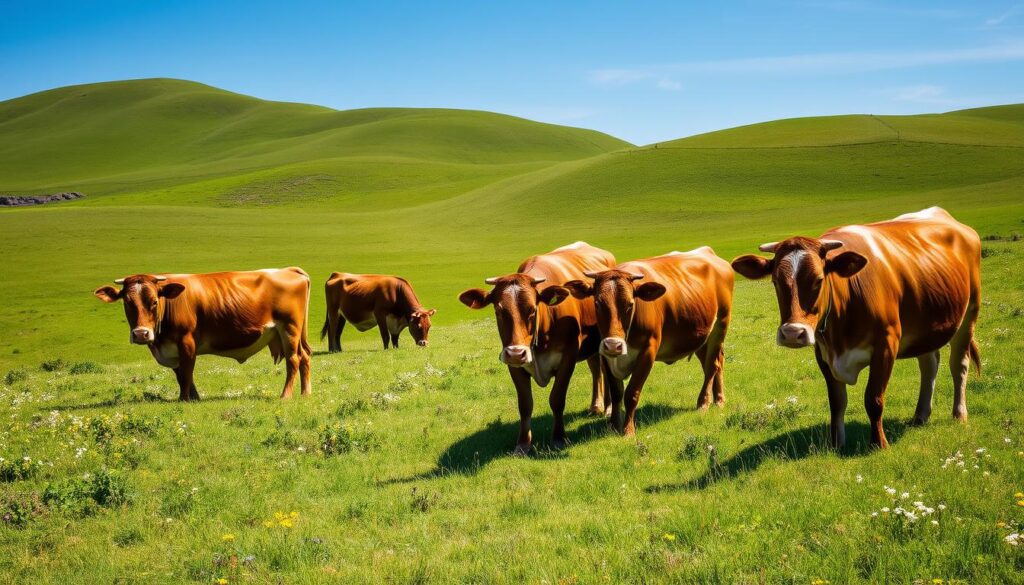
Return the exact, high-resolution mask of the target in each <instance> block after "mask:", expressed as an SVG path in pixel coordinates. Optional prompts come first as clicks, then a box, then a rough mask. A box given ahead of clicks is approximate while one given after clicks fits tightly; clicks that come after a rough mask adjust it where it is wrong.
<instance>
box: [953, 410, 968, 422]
mask: <svg viewBox="0 0 1024 585" xmlns="http://www.w3.org/2000/svg"><path fill="white" fill-rule="evenodd" d="M953 419H954V420H957V421H960V422H962V423H965V422H967V411H964V412H954V413H953Z"/></svg>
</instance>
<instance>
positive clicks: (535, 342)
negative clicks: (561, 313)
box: [530, 302, 551, 353]
mask: <svg viewBox="0 0 1024 585" xmlns="http://www.w3.org/2000/svg"><path fill="white" fill-rule="evenodd" d="M542 309H543V310H545V311H548V312H550V311H551V307H550V306H549V305H548V304H547V303H544V302H540V303H538V304H537V314H536V315H535V316H534V317H533V339H532V340H531V341H530V349H532V350H533V351H534V353H536V351H537V349H539V348H540V312H541V310H542ZM548 317H549V318H550V317H551V315H550V314H549V315H548Z"/></svg>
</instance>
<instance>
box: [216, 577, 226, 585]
mask: <svg viewBox="0 0 1024 585" xmlns="http://www.w3.org/2000/svg"><path fill="white" fill-rule="evenodd" d="M214 582H215V583H216V584H217V585H228V580H227V579H225V578H224V577H220V578H219V579H217V580H216V581H214Z"/></svg>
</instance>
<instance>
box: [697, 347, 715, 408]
mask: <svg viewBox="0 0 1024 585" xmlns="http://www.w3.org/2000/svg"><path fill="white" fill-rule="evenodd" d="M697 360H698V361H699V362H700V366H701V369H702V370H704V383H703V384H702V385H701V387H700V393H699V394H697V410H707V409H708V407H709V406H711V387H712V386H714V384H715V373H714V372H713V371H712V372H709V371H708V366H707V363H708V346H707V344H704V345H702V346H700V349H698V350H697ZM709 374H710V375H709Z"/></svg>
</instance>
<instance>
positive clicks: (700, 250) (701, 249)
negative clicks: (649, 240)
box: [665, 246, 712, 256]
mask: <svg viewBox="0 0 1024 585" xmlns="http://www.w3.org/2000/svg"><path fill="white" fill-rule="evenodd" d="M707 252H712V250H711V246H700V247H699V248H694V249H692V250H690V251H689V252H680V251H679V250H672V251H671V252H669V253H668V254H665V255H666V256H696V255H698V254H705V253H707Z"/></svg>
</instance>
